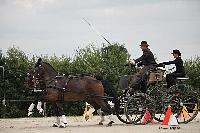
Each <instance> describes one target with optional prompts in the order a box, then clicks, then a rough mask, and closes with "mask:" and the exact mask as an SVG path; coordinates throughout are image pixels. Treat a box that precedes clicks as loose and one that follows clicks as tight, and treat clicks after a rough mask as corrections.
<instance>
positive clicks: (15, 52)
mask: <svg viewBox="0 0 200 133" xmlns="http://www.w3.org/2000/svg"><path fill="white" fill-rule="evenodd" d="M41 57H42V59H43V60H44V61H46V62H48V63H50V64H51V65H52V66H53V67H54V68H55V70H57V71H58V73H59V74H60V75H62V74H65V75H69V74H71V75H75V74H100V75H102V76H103V78H104V79H107V80H109V81H111V82H112V83H113V84H114V85H115V88H116V89H118V88H117V84H118V81H119V77H120V76H122V75H129V74H133V73H134V70H132V69H131V68H129V67H127V66H124V65H125V64H126V62H127V60H128V59H129V57H130V55H129V54H128V52H127V49H126V48H125V47H124V45H123V44H122V45H121V44H119V43H114V44H112V45H105V44H103V45H102V47H101V48H97V47H95V46H94V45H93V44H90V45H88V46H87V47H85V48H82V49H78V50H77V51H76V52H75V55H74V56H73V57H66V56H64V55H63V56H61V57H57V56H55V55H54V56H51V57H48V56H47V55H45V56H41ZM38 58H39V57H37V56H33V57H32V58H30V57H29V58H28V57H27V55H26V54H25V53H24V52H23V51H21V50H20V49H19V48H16V47H12V48H9V49H8V50H7V52H6V55H3V54H2V52H1V51H0V66H4V68H5V78H4V80H3V77H2V71H0V98H1V99H0V100H1V101H2V100H3V98H4V94H5V96H6V97H5V98H6V99H18V100H24V99H25V100H31V99H33V98H34V97H33V96H32V95H31V94H32V93H31V91H30V89H31V88H29V87H28V86H27V85H26V84H25V80H24V79H25V72H26V71H27V69H28V68H30V67H34V64H35V62H36V61H37V59H38ZM185 69H186V73H187V75H188V76H189V77H190V84H192V85H194V86H198V88H199V85H200V79H199V78H200V73H199V72H200V57H196V58H194V59H188V60H186V61H185ZM6 105H7V106H6V113H5V112H4V111H3V105H2V104H0V117H3V114H5V115H6V117H25V116H26V115H27V109H28V107H29V105H30V102H9V101H8V102H6ZM47 105H48V106H47V116H52V115H53V114H54V112H53V106H52V104H51V103H47ZM84 105H85V104H84V102H83V101H82V102H69V103H66V104H65V106H64V110H65V113H66V115H82V113H83V111H84ZM35 112H36V111H35ZM34 116H39V114H38V113H36V114H35V115H34Z"/></svg>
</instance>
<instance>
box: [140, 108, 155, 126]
mask: <svg viewBox="0 0 200 133" xmlns="http://www.w3.org/2000/svg"><path fill="white" fill-rule="evenodd" d="M149 122H151V123H153V124H154V123H155V122H154V120H153V117H152V116H151V114H150V112H149V111H148V109H146V111H145V114H144V117H143V121H142V124H147V123H149Z"/></svg>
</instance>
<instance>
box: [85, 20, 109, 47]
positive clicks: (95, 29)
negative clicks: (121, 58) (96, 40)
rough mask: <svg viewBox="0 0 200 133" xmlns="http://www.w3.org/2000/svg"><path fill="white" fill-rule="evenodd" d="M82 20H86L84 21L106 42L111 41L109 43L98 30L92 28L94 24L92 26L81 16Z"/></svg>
mask: <svg viewBox="0 0 200 133" xmlns="http://www.w3.org/2000/svg"><path fill="white" fill-rule="evenodd" d="M83 21H84V22H86V23H87V24H88V25H89V26H90V27H91V28H92V29H93V30H94V31H95V32H96V33H97V35H99V36H101V37H102V38H103V39H104V40H105V41H106V42H107V43H108V44H110V45H111V43H110V42H109V41H108V40H107V39H106V38H105V37H104V36H103V35H102V34H101V33H100V32H98V31H97V30H96V29H95V28H94V26H92V24H91V23H89V22H88V21H87V20H86V18H83Z"/></svg>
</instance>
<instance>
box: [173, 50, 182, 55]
mask: <svg viewBox="0 0 200 133" xmlns="http://www.w3.org/2000/svg"><path fill="white" fill-rule="evenodd" d="M171 54H178V55H179V56H181V52H180V51H179V50H178V49H175V50H173V52H172V53H171Z"/></svg>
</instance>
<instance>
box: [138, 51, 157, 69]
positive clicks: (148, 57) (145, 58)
mask: <svg viewBox="0 0 200 133" xmlns="http://www.w3.org/2000/svg"><path fill="white" fill-rule="evenodd" d="M142 51H143V55H142V56H141V57H139V58H137V59H136V60H135V63H138V66H142V65H146V66H147V65H151V64H156V61H155V58H154V55H153V53H152V52H151V51H150V49H148V48H147V49H144V50H142Z"/></svg>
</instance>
